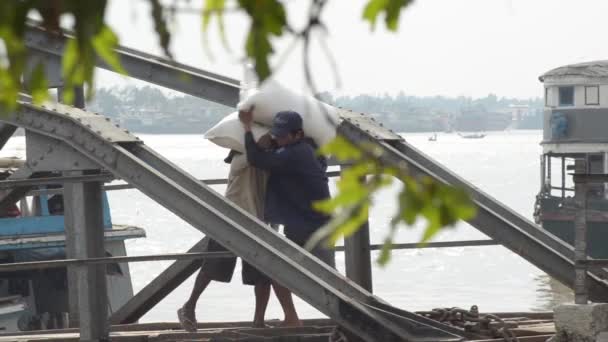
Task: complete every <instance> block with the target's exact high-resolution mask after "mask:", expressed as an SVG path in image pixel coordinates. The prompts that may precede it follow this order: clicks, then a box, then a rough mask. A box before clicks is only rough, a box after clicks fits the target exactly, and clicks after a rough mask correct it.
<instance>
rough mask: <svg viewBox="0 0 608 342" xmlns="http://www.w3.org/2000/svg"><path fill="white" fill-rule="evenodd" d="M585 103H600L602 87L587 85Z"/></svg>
mask: <svg viewBox="0 0 608 342" xmlns="http://www.w3.org/2000/svg"><path fill="white" fill-rule="evenodd" d="M585 104H586V105H599V104H600V87H599V86H586V87H585Z"/></svg>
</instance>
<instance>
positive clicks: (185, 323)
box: [177, 308, 196, 332]
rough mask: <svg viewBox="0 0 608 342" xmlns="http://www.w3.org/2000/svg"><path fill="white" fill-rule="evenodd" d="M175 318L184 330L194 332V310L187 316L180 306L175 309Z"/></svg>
mask: <svg viewBox="0 0 608 342" xmlns="http://www.w3.org/2000/svg"><path fill="white" fill-rule="evenodd" d="M177 319H179V324H180V325H181V326H182V328H183V329H184V330H186V331H187V332H196V317H194V312H192V316H189V315H188V312H187V311H186V310H184V308H180V309H179V310H177Z"/></svg>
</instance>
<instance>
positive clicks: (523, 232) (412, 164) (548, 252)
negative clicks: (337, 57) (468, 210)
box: [339, 110, 608, 302]
mask: <svg viewBox="0 0 608 342" xmlns="http://www.w3.org/2000/svg"><path fill="white" fill-rule="evenodd" d="M340 115H341V117H342V119H343V122H342V124H341V125H340V127H339V131H340V133H341V134H343V135H345V136H347V137H349V138H350V139H353V140H355V141H367V142H372V143H377V144H378V145H379V146H380V147H381V148H382V150H383V152H384V153H383V156H382V157H381V158H383V159H384V161H385V162H387V163H389V164H393V165H399V164H401V165H405V166H406V167H407V168H408V169H409V170H410V171H411V172H412V173H413V174H414V175H416V176H428V177H431V178H433V179H435V180H436V181H439V182H442V183H444V184H450V185H454V186H459V187H462V188H464V189H465V190H466V191H467V192H468V193H469V195H470V196H471V197H472V199H473V200H474V202H475V204H476V205H477V216H476V217H474V218H473V219H471V220H469V221H468V223H469V224H471V226H473V227H475V228H476V229H478V230H479V231H481V232H482V233H484V234H486V235H488V236H489V237H491V238H492V239H494V240H495V241H497V242H499V243H500V244H502V245H503V246H505V247H506V248H508V249H510V250H511V251H513V252H514V253H516V254H518V255H520V256H521V257H523V258H524V259H526V260H527V261H529V262H530V263H531V264H533V265H535V266H536V267H538V268H540V269H541V270H543V271H544V272H546V273H547V274H548V275H550V276H552V277H554V278H555V279H557V280H559V281H560V282H562V283H563V284H565V285H566V286H569V287H570V288H574V249H573V247H572V246H570V245H569V244H566V243H565V242H563V241H562V240H560V239H559V238H557V237H555V236H554V235H552V234H551V233H549V232H548V231H546V230H544V229H543V228H542V227H540V226H538V225H536V224H535V223H533V222H531V221H530V220H528V219H526V218H525V217H523V216H522V215H520V214H518V213H516V212H515V211H513V210H512V209H510V208H509V207H507V206H506V205H504V204H503V203H501V202H499V201H497V200H496V199H495V198H493V197H491V196H490V195H488V194H486V193H485V192H483V191H482V190H481V189H479V188H478V187H476V186H475V185H473V184H471V183H469V182H468V181H466V180H464V179H463V178H461V177H460V176H458V175H456V174H455V173H454V172H452V171H451V170H449V169H448V168H446V167H445V166H443V165H441V164H440V163H439V162H437V161H435V160H433V159H432V158H431V157H429V156H427V155H425V154H424V153H423V152H422V151H420V150H418V149H416V148H415V147H413V146H412V145H410V144H408V143H407V142H406V141H405V139H403V138H402V137H401V136H400V135H398V134H396V133H394V132H393V131H391V130H390V129H387V128H385V127H384V126H383V125H382V124H381V123H379V122H377V121H375V120H374V119H373V118H371V117H370V116H368V115H365V114H362V113H356V112H352V111H349V110H341V112H340ZM587 278H588V279H587V283H588V284H589V298H590V299H591V300H592V301H595V302H608V282H606V280H605V279H608V272H606V270H603V269H601V270H594V271H593V272H589V273H588V274H587Z"/></svg>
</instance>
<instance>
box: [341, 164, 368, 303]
mask: <svg viewBox="0 0 608 342" xmlns="http://www.w3.org/2000/svg"><path fill="white" fill-rule="evenodd" d="M345 167H347V166H342V168H343V169H344V168H345ZM362 181H363V180H362ZM344 262H345V264H346V265H345V266H346V277H347V278H349V279H350V280H352V281H354V282H355V283H357V284H358V285H359V286H361V287H363V288H364V289H365V290H367V291H369V292H370V293H371V292H372V291H373V287H372V264H371V252H370V242H369V221H367V222H366V223H365V224H363V226H361V227H360V228H359V230H358V231H357V232H356V233H355V234H353V235H351V236H349V237H347V238H345V239H344Z"/></svg>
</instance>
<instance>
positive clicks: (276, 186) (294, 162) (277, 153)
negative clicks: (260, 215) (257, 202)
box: [245, 132, 330, 243]
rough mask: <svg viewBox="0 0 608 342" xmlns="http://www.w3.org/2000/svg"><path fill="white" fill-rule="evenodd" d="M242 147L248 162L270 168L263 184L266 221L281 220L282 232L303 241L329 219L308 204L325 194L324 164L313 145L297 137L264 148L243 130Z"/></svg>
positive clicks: (326, 191) (298, 241)
mask: <svg viewBox="0 0 608 342" xmlns="http://www.w3.org/2000/svg"><path fill="white" fill-rule="evenodd" d="M245 150H246V153H247V161H248V162H249V164H250V165H252V166H254V167H257V168H259V169H262V170H267V171H269V172H270V177H269V178H268V185H267V187H266V200H265V202H266V203H265V210H264V216H265V219H266V221H268V222H271V223H277V224H283V225H284V226H285V235H286V236H287V237H288V238H290V239H291V240H293V241H295V242H297V243H304V242H306V240H308V238H309V237H310V236H311V235H312V234H313V233H314V232H315V231H316V230H317V229H319V228H320V227H321V226H323V225H324V224H325V223H326V222H327V221H328V219H329V217H328V216H327V215H324V214H322V213H319V212H317V211H315V210H314V209H313V208H312V203H313V202H315V201H318V200H323V199H327V198H329V196H330V194H329V186H328V184H327V176H326V174H325V171H326V168H327V165H326V164H324V163H322V162H321V161H320V160H319V159H318V158H317V157H316V155H315V151H314V149H313V147H312V146H311V145H310V144H308V143H307V142H305V141H303V140H301V141H299V142H296V143H294V144H290V145H287V146H283V147H280V148H277V149H274V150H270V151H267V150H264V149H262V148H260V147H258V145H257V144H256V142H255V139H254V138H253V134H251V132H248V133H246V134H245Z"/></svg>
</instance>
